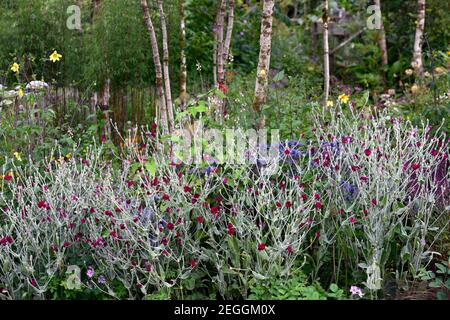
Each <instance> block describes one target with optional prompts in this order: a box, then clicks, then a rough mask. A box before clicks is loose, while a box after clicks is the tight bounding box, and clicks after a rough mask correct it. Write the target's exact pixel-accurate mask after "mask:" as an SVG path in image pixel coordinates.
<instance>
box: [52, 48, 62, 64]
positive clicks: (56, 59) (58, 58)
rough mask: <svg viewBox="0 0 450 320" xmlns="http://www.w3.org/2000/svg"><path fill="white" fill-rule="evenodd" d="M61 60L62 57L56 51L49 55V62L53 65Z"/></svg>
mask: <svg viewBox="0 0 450 320" xmlns="http://www.w3.org/2000/svg"><path fill="white" fill-rule="evenodd" d="M61 58H62V55H60V54H59V53H58V51H56V50H55V51H53V53H52V54H51V55H50V60H51V61H52V62H53V63H55V62H56V61H59V60H60V59H61Z"/></svg>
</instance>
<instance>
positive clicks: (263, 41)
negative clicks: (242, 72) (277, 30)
mask: <svg viewBox="0 0 450 320" xmlns="http://www.w3.org/2000/svg"><path fill="white" fill-rule="evenodd" d="M274 6H275V0H264V3H263V12H262V17H261V34H260V38H259V46H260V49H259V60H258V69H257V74H256V85H255V96H254V98H253V109H254V110H255V111H256V113H257V114H258V115H259V117H260V119H259V121H258V122H257V124H256V128H257V129H261V128H263V127H264V124H265V119H264V115H263V114H262V113H261V107H262V105H263V104H264V103H265V102H266V98H267V83H268V81H267V76H268V74H269V68H270V54H271V50H272V23H273V7H274Z"/></svg>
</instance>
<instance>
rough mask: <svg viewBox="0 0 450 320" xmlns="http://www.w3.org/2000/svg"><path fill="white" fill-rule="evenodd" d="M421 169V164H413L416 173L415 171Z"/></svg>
mask: <svg viewBox="0 0 450 320" xmlns="http://www.w3.org/2000/svg"><path fill="white" fill-rule="evenodd" d="M419 168H420V164H419V163H413V164H412V169H413V170H414V171H415V170H417V169H419Z"/></svg>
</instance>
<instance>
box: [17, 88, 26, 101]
mask: <svg viewBox="0 0 450 320" xmlns="http://www.w3.org/2000/svg"><path fill="white" fill-rule="evenodd" d="M17 95H18V96H19V98H21V99H22V97H23V96H24V95H25V93H24V92H23V90H22V89H19V91H18V92H17Z"/></svg>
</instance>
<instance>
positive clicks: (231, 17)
mask: <svg viewBox="0 0 450 320" xmlns="http://www.w3.org/2000/svg"><path fill="white" fill-rule="evenodd" d="M233 27H234V0H228V25H227V35H226V38H225V48H224V50H223V60H224V61H225V63H227V62H228V60H229V58H230V50H231V39H232V36H233ZM222 82H223V83H225V78H224V79H222Z"/></svg>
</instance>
